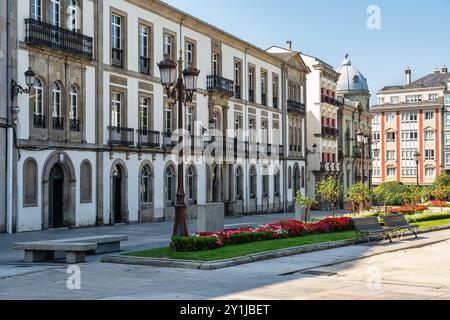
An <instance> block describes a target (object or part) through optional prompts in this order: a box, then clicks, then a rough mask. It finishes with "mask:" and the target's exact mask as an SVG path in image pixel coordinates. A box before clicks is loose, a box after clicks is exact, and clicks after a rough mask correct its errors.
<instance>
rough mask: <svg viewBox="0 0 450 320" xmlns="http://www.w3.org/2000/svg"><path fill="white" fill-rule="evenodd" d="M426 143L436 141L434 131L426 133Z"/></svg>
mask: <svg viewBox="0 0 450 320" xmlns="http://www.w3.org/2000/svg"><path fill="white" fill-rule="evenodd" d="M425 141H434V131H431V130H428V131H425Z"/></svg>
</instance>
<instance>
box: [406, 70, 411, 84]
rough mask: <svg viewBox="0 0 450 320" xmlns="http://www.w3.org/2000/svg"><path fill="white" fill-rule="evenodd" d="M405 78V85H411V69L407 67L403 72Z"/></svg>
mask: <svg viewBox="0 0 450 320" xmlns="http://www.w3.org/2000/svg"><path fill="white" fill-rule="evenodd" d="M405 76H406V85H408V84H411V82H412V81H411V68H410V67H408V68H406V70H405Z"/></svg>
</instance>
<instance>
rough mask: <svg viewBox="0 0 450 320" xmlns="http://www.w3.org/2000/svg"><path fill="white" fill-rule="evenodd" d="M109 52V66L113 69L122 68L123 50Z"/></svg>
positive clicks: (113, 49) (115, 49)
mask: <svg viewBox="0 0 450 320" xmlns="http://www.w3.org/2000/svg"><path fill="white" fill-rule="evenodd" d="M111 50H112V51H111V64H112V65H113V66H114V67H118V68H123V50H122V49H117V48H112V49H111Z"/></svg>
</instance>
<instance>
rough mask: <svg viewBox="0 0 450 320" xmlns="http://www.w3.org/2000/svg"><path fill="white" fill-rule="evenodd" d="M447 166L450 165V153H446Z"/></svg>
mask: <svg viewBox="0 0 450 320" xmlns="http://www.w3.org/2000/svg"><path fill="white" fill-rule="evenodd" d="M445 166H446V167H449V166H450V153H446V154H445Z"/></svg>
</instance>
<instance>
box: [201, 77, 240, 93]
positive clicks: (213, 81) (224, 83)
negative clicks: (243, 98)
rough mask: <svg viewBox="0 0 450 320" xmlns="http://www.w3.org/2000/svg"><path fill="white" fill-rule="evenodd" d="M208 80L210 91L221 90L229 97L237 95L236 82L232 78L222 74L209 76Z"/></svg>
mask: <svg viewBox="0 0 450 320" xmlns="http://www.w3.org/2000/svg"><path fill="white" fill-rule="evenodd" d="M206 81H207V89H208V92H220V93H223V94H225V95H226V96H228V97H233V96H234V95H235V91H234V90H235V88H234V82H233V81H232V80H229V79H225V78H222V77H220V76H207V78H206Z"/></svg>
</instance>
